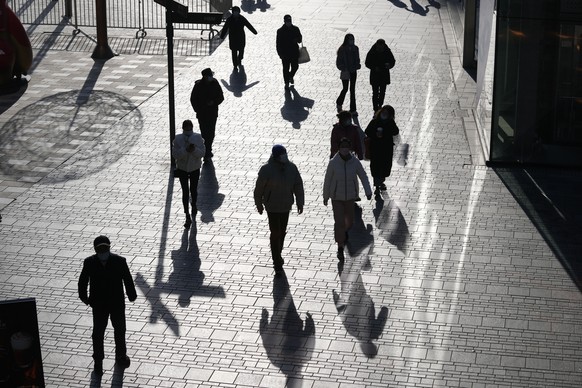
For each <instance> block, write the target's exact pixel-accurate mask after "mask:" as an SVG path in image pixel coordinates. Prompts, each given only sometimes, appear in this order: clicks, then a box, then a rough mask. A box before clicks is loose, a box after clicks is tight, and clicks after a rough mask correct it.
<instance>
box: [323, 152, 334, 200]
mask: <svg viewBox="0 0 582 388" xmlns="http://www.w3.org/2000/svg"><path fill="white" fill-rule="evenodd" d="M333 175H334V173H333V168H332V166H331V161H330V162H329V163H328V164H327V170H326V171H325V178H324V180H323V204H324V205H325V206H327V202H328V201H329V197H330V194H331V181H332V180H333Z"/></svg>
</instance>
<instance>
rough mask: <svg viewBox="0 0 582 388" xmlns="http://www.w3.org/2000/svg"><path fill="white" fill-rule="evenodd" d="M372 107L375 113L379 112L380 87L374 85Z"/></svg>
mask: <svg viewBox="0 0 582 388" xmlns="http://www.w3.org/2000/svg"><path fill="white" fill-rule="evenodd" d="M372 106H373V109H374V112H377V111H378V85H377V84H372Z"/></svg>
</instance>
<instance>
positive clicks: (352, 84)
mask: <svg viewBox="0 0 582 388" xmlns="http://www.w3.org/2000/svg"><path fill="white" fill-rule="evenodd" d="M354 42H355V38H354V35H352V34H346V36H345V37H344V42H343V43H342V45H341V46H340V47H339V49H338V50H337V58H336V61H335V63H336V66H337V68H338V69H339V70H340V71H341V73H340V79H341V81H342V91H341V92H340V95H339V96H338V98H337V100H336V105H337V111H338V112H341V111H342V105H343V103H344V100H345V98H346V94H347V93H348V86H349V89H350V113H351V114H353V115H356V114H357V109H356V78H357V71H358V70H360V69H361V67H362V65H361V64H360V49H359V48H358V46H356V45H355V44H354Z"/></svg>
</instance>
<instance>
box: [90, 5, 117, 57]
mask: <svg viewBox="0 0 582 388" xmlns="http://www.w3.org/2000/svg"><path fill="white" fill-rule="evenodd" d="M105 4H106V3H105V0H95V19H96V21H97V46H96V47H95V50H93V55H91V58H93V59H110V58H113V57H114V56H115V54H114V53H113V50H111V47H109V44H108V43H107V7H106V5H105Z"/></svg>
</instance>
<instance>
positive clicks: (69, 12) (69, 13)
mask: <svg viewBox="0 0 582 388" xmlns="http://www.w3.org/2000/svg"><path fill="white" fill-rule="evenodd" d="M65 16H66V17H67V18H68V19H70V18H71V17H73V4H72V0H65Z"/></svg>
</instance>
